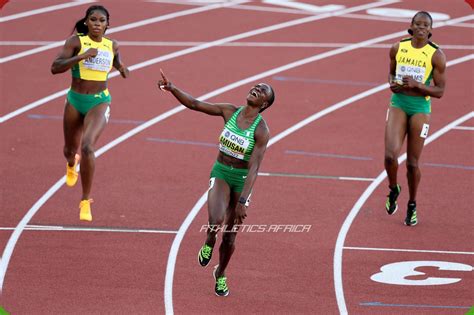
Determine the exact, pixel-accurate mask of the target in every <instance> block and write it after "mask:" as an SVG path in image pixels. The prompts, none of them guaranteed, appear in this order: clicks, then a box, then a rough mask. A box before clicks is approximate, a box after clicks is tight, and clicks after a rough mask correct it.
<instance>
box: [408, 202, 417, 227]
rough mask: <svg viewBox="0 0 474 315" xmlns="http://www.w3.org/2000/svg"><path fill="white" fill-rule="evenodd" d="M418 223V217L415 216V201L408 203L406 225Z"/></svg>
mask: <svg viewBox="0 0 474 315" xmlns="http://www.w3.org/2000/svg"><path fill="white" fill-rule="evenodd" d="M417 223H418V218H417V217H416V203H409V204H408V209H407V217H406V218H405V225H406V226H414V225H416V224H417Z"/></svg>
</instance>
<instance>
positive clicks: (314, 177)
mask: <svg viewBox="0 0 474 315" xmlns="http://www.w3.org/2000/svg"><path fill="white" fill-rule="evenodd" d="M258 176H267V177H287V178H292V177H293V178H305V179H332V180H343V181H362V182H371V181H373V180H374V179H375V178H367V177H348V176H331V175H314V174H294V173H268V172H258Z"/></svg>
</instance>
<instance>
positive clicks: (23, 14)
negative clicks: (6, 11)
mask: <svg viewBox="0 0 474 315" xmlns="http://www.w3.org/2000/svg"><path fill="white" fill-rule="evenodd" d="M91 2H95V0H80V1H73V2H67V3H62V4H56V5H52V6H49V7H44V8H41V9H35V10H31V11H25V12H21V13H16V14H12V15H7V16H2V17H0V23H2V22H7V21H11V20H16V19H20V18H23V17H27V16H32V15H37V14H42V13H46V12H51V11H57V10H61V9H66V8H72V7H76V6H79V5H84V4H87V3H91Z"/></svg>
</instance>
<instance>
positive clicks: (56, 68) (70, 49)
mask: <svg viewBox="0 0 474 315" xmlns="http://www.w3.org/2000/svg"><path fill="white" fill-rule="evenodd" d="M80 49H81V42H80V41H79V38H78V37H77V36H76V35H73V36H71V37H69V38H68V39H67V40H66V42H65V43H64V46H63V48H62V50H61V52H60V53H59V54H58V56H57V57H56V59H55V60H54V61H53V64H52V65H51V73H52V74H58V73H63V72H66V71H67V70H69V69H71V67H72V66H74V65H75V64H77V63H78V62H79V61H81V60H84V59H87V58H89V57H95V56H96V55H97V49H95V48H91V49H88V50H87V51H86V52H85V53H83V54H80V55H77V53H78V52H79V50H80Z"/></svg>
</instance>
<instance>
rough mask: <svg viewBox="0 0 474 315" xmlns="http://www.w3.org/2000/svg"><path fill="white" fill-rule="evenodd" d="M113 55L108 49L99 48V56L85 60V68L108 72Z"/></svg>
mask: <svg viewBox="0 0 474 315" xmlns="http://www.w3.org/2000/svg"><path fill="white" fill-rule="evenodd" d="M112 62H113V56H112V53H111V52H110V51H108V50H99V51H98V53H97V56H95V57H89V58H87V59H85V60H84V68H87V69H90V70H95V71H103V72H108V71H109V70H110V68H111V67H112Z"/></svg>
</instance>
